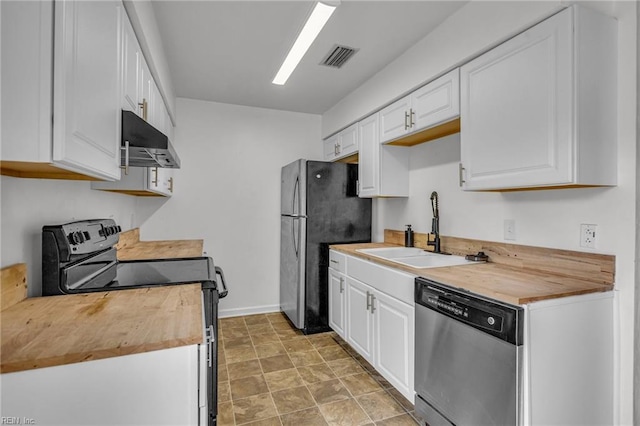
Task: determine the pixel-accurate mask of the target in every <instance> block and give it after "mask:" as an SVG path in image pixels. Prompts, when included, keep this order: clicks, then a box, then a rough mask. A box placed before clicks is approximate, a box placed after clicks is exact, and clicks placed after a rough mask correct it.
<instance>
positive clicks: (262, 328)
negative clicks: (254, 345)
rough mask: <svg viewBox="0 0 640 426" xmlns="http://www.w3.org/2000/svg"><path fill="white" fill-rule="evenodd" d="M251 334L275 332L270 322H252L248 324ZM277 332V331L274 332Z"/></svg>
mask: <svg viewBox="0 0 640 426" xmlns="http://www.w3.org/2000/svg"><path fill="white" fill-rule="evenodd" d="M247 329H248V331H249V335H250V336H258V335H260V334H264V333H274V331H273V327H272V326H271V323H270V322H267V323H265V324H251V325H249V326H247ZM274 334H275V333H274Z"/></svg>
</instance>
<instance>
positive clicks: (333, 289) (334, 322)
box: [329, 268, 347, 340]
mask: <svg viewBox="0 0 640 426" xmlns="http://www.w3.org/2000/svg"><path fill="white" fill-rule="evenodd" d="M346 285H347V284H346V279H345V276H344V275H343V274H341V273H340V272H338V271H335V270H333V269H332V268H329V327H331V328H332V329H333V331H335V332H336V333H338V335H339V336H340V337H342V338H343V339H345V340H346V334H345V299H346Z"/></svg>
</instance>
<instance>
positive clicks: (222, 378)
mask: <svg viewBox="0 0 640 426" xmlns="http://www.w3.org/2000/svg"><path fill="white" fill-rule="evenodd" d="M218 381H219V382H228V381H229V372H228V371H227V364H220V363H218Z"/></svg>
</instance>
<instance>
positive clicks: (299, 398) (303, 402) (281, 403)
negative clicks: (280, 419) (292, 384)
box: [271, 386, 316, 415]
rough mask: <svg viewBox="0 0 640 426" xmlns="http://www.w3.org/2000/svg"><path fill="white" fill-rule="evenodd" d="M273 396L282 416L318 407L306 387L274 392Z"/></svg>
mask: <svg viewBox="0 0 640 426" xmlns="http://www.w3.org/2000/svg"><path fill="white" fill-rule="evenodd" d="M271 396H272V397H273V402H274V403H275V404H276V409H277V410H278V413H280V415H283V414H287V413H291V412H293V411H299V410H303V409H305V408H310V407H315V406H316V403H315V401H314V400H313V397H312V396H311V393H309V390H308V389H307V387H306V386H300V387H297V388H291V389H284V390H281V391H277V392H272V393H271Z"/></svg>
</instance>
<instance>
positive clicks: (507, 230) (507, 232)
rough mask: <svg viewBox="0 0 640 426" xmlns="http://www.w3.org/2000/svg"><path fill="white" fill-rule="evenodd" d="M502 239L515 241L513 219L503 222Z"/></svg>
mask: <svg viewBox="0 0 640 426" xmlns="http://www.w3.org/2000/svg"><path fill="white" fill-rule="evenodd" d="M504 239H505V240H515V239H516V221H515V220H513V219H505V220H504Z"/></svg>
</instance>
